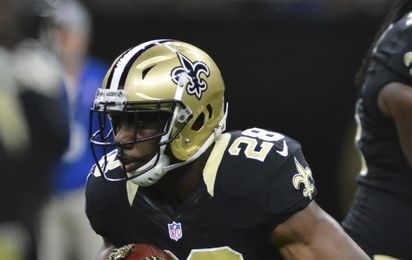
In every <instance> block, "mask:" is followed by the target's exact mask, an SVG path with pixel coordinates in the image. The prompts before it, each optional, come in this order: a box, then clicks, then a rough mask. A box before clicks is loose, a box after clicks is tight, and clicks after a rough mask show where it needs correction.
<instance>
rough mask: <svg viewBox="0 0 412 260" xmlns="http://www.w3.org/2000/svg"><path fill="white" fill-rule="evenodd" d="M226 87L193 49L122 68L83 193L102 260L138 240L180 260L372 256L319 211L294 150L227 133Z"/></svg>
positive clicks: (160, 45) (105, 101) (99, 99)
mask: <svg viewBox="0 0 412 260" xmlns="http://www.w3.org/2000/svg"><path fill="white" fill-rule="evenodd" d="M224 90H225V87H224V82H223V79H222V77H221V74H220V71H219V69H218V67H217V66H216V64H215V63H214V61H213V60H212V59H211V58H210V57H209V55H207V54H206V53H205V52H203V51H202V50H200V49H198V48H197V47H195V46H193V45H191V44H188V43H184V42H180V41H175V40H153V41H149V42H146V43H142V44H140V45H138V46H136V47H133V48H130V49H129V50H127V51H125V52H124V53H123V54H121V55H120V56H119V57H118V58H117V59H116V60H115V61H114V63H113V64H112V66H111V68H110V69H109V71H108V72H107V74H106V76H105V79H104V81H103V84H102V88H101V89H99V90H98V92H97V94H96V98H95V101H94V104H93V108H92V112H93V113H92V115H93V116H94V117H97V118H98V121H99V122H100V123H99V125H100V126H102V127H101V128H100V130H98V131H96V132H94V133H93V134H92V136H91V142H92V144H93V149H94V151H95V152H99V151H103V152H105V154H106V155H104V156H103V157H102V158H101V159H100V160H99V161H98V162H97V163H96V165H95V166H94V167H93V168H92V170H91V173H90V175H89V177H88V183H87V190H86V212H87V216H88V218H89V220H90V223H91V225H92V227H93V229H94V230H95V231H96V232H97V233H98V234H100V235H101V236H102V237H103V238H104V241H105V244H104V247H103V248H102V250H101V252H100V254H99V257H98V259H104V258H105V257H106V256H107V254H108V253H109V252H110V251H111V250H112V249H113V248H114V247H117V248H118V247H122V246H124V245H127V244H132V243H149V244H154V245H156V246H158V247H160V248H162V249H164V250H167V251H169V252H170V254H171V255H173V256H175V257H176V258H178V259H199V258H198V257H201V258H202V259H219V260H222V259H278V258H280V257H281V256H283V258H284V259H318V260H319V259H368V258H367V256H366V254H364V252H363V251H362V250H361V249H360V248H359V247H358V246H357V244H356V243H354V242H353V241H352V240H351V239H350V238H349V236H347V235H346V234H345V232H344V231H343V229H342V228H341V227H340V226H339V224H338V223H337V222H336V221H335V220H333V219H332V218H331V217H330V216H329V215H328V214H327V213H325V212H324V211H323V210H322V209H321V208H320V207H319V206H317V204H316V203H315V202H314V197H315V194H316V191H315V183H314V180H313V176H312V172H311V170H310V168H309V166H308V164H307V162H306V160H305V158H304V155H303V153H302V150H301V147H300V144H299V143H298V142H297V141H295V140H293V139H292V138H289V137H287V136H286V135H283V134H280V133H277V132H274V131H271V130H267V129H261V128H250V129H246V130H243V131H230V132H225V126H226V123H225V122H226V116H227V106H225V101H224ZM254 91H257V90H256V89H254ZM92 119H93V120H94V118H92ZM108 121H110V123H111V128H109V129H105V128H104V125H106V122H108ZM96 160H98V158H97V156H96Z"/></svg>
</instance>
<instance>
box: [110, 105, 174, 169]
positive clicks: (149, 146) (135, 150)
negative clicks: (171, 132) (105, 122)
mask: <svg viewBox="0 0 412 260" xmlns="http://www.w3.org/2000/svg"><path fill="white" fill-rule="evenodd" d="M111 118H112V124H113V129H114V130H115V142H116V143H117V145H118V149H119V153H118V158H119V159H120V160H121V162H122V167H123V168H124V170H126V171H127V172H132V171H135V170H136V169H138V168H139V167H141V166H143V165H144V164H146V163H147V162H148V161H150V159H152V158H153V157H154V156H155V155H156V153H157V152H158V151H159V145H158V144H159V140H160V137H159V135H160V133H162V131H163V130H164V127H165V124H166V122H167V119H166V118H165V117H164V116H162V115H161V114H159V113H153V112H146V113H137V114H136V113H121V114H112V115H111Z"/></svg>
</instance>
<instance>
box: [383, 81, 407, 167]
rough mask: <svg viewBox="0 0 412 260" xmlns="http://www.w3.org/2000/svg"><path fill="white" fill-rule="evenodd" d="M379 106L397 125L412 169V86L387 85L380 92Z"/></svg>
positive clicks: (395, 83) (400, 139) (400, 84)
mask: <svg viewBox="0 0 412 260" xmlns="http://www.w3.org/2000/svg"><path fill="white" fill-rule="evenodd" d="M378 106H379V108H380V110H381V111H382V113H383V114H384V115H385V116H386V117H387V118H389V119H390V120H392V121H393V122H394V123H395V125H396V128H397V131H398V136H399V141H400V143H401V146H402V150H403V152H404V154H405V156H406V159H407V160H408V163H409V165H410V166H411V167H412V86H408V85H405V84H402V83H397V82H393V83H389V84H387V85H386V86H384V87H383V88H382V90H381V91H380V92H379V95H378Z"/></svg>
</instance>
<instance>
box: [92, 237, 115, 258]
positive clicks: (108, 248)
mask: <svg viewBox="0 0 412 260" xmlns="http://www.w3.org/2000/svg"><path fill="white" fill-rule="evenodd" d="M113 249H115V247H114V246H113V245H112V244H111V243H110V242H109V241H107V240H106V239H103V245H102V247H101V248H100V249H99V252H98V253H97V256H96V260H105V259H107V257H108V256H109V254H110V253H111V252H112V251H113Z"/></svg>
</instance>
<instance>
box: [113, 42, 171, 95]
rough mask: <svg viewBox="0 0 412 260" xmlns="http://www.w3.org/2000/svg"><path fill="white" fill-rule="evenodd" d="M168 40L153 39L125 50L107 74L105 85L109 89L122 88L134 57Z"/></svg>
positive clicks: (134, 59)
mask: <svg viewBox="0 0 412 260" xmlns="http://www.w3.org/2000/svg"><path fill="white" fill-rule="evenodd" d="M167 41H169V40H167V39H163V40H154V41H150V42H146V43H144V44H140V45H138V46H136V47H134V48H131V49H130V50H128V51H126V52H125V53H124V54H123V55H122V56H121V57H120V58H119V59H118V61H117V63H116V64H115V66H114V68H113V69H112V72H111V74H110V76H109V79H108V82H107V86H109V89H112V90H116V89H123V88H124V84H125V82H126V78H127V74H128V71H129V70H130V68H131V66H132V64H133V63H134V62H135V61H136V59H137V58H138V57H139V56H140V55H141V54H142V53H143V52H145V51H146V50H148V49H150V48H152V47H153V46H156V45H158V44H159V43H163V42H167Z"/></svg>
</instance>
